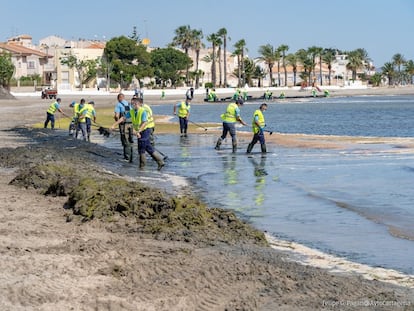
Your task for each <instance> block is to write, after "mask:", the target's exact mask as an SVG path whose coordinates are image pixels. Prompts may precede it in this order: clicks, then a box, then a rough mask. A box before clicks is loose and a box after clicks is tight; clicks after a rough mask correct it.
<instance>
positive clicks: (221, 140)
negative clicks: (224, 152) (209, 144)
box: [214, 137, 223, 150]
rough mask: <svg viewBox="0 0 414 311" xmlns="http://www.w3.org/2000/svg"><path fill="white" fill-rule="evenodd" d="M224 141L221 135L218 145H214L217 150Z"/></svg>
mask: <svg viewBox="0 0 414 311" xmlns="http://www.w3.org/2000/svg"><path fill="white" fill-rule="evenodd" d="M222 142H223V139H221V137H220V138H219V139H218V140H217V143H216V146H215V147H214V149H216V150H220V146H221V143H222Z"/></svg>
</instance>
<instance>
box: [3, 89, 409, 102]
mask: <svg viewBox="0 0 414 311" xmlns="http://www.w3.org/2000/svg"><path fill="white" fill-rule="evenodd" d="M320 89H321V91H322V92H316V95H318V96H322V95H323V90H329V93H330V95H329V96H359V95H360V96H361V95H379V96H384V95H414V86H413V85H409V86H400V87H387V86H384V87H367V86H345V87H338V86H320ZM235 90H236V88H216V89H215V92H216V94H217V96H218V97H219V98H223V97H228V96H232V95H233V94H234V92H235ZM241 90H246V91H247V93H248V95H249V96H253V97H255V98H258V97H260V96H262V95H263V94H264V92H265V91H266V90H270V91H271V92H272V93H273V96H274V98H277V97H279V95H280V93H282V92H283V93H284V94H285V97H286V98H285V99H289V97H312V87H308V88H305V89H301V88H300V87H271V88H255V87H250V88H246V89H241ZM142 91H143V93H144V98H146V99H151V100H160V101H162V100H165V101H168V100H175V99H180V98H184V97H185V93H186V91H187V88H176V89H164V90H162V89H142ZM163 91H164V95H165V98H164V99H161V97H162V92H163ZM119 92H120V90H114V89H112V90H111V91H110V92H109V91H107V90H105V89H100V90H97V89H83V90H82V91H76V90H75V91H72V90H59V93H58V95H60V96H64V95H68V96H74V97H82V96H114V97H116V94H118V93H119ZM11 93H12V95H14V96H17V97H20V96H24V97H39V98H40V95H41V92H40V91H37V92H35V91H31V90H30V89H27V88H26V89H22V88H21V89H12V90H11ZM122 93H124V94H125V95H126V96H127V97H128V96H131V97H132V95H133V94H134V90H122ZM194 97H195V98H194V102H199V101H201V102H203V101H204V98H205V97H206V89H204V88H199V89H196V90H194Z"/></svg>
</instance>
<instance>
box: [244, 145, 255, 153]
mask: <svg viewBox="0 0 414 311" xmlns="http://www.w3.org/2000/svg"><path fill="white" fill-rule="evenodd" d="M253 146H254V145H253V144H252V143H250V144H249V145H248V146H247V151H246V153H250V152H252V149H253Z"/></svg>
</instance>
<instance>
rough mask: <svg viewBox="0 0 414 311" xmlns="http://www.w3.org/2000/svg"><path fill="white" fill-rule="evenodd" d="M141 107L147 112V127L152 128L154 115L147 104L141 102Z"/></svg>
mask: <svg viewBox="0 0 414 311" xmlns="http://www.w3.org/2000/svg"><path fill="white" fill-rule="evenodd" d="M142 108H144V109H145V111H146V112H147V128H154V127H155V121H154V116H153V115H152V109H151V107H150V106H148V105H147V104H143V105H142Z"/></svg>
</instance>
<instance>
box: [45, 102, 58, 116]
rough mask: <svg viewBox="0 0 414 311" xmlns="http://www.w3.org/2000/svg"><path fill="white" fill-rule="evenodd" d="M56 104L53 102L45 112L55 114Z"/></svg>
mask: <svg viewBox="0 0 414 311" xmlns="http://www.w3.org/2000/svg"><path fill="white" fill-rule="evenodd" d="M55 104H56V102H53V103H51V104H50V106H49V109H47V112H48V113H50V114H55V112H56V110H57V108H56V105H55Z"/></svg>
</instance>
